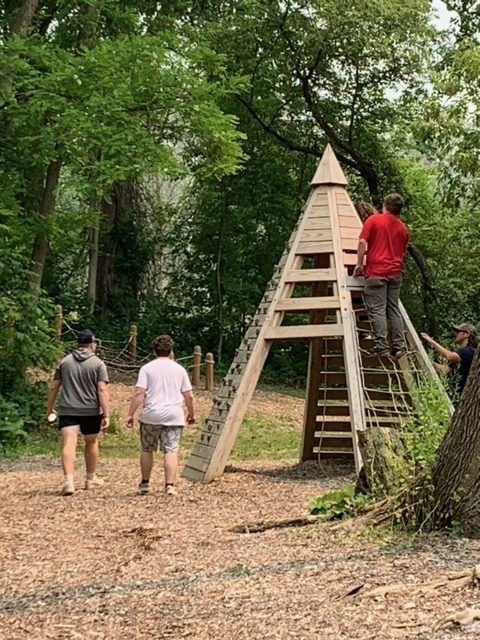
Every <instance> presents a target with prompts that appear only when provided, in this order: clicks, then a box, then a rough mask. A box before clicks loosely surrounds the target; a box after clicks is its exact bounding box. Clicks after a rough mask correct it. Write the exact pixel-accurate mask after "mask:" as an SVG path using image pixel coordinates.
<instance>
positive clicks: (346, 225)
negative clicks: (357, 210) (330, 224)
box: [338, 213, 362, 238]
mask: <svg viewBox="0 0 480 640" xmlns="http://www.w3.org/2000/svg"><path fill="white" fill-rule="evenodd" d="M338 224H339V226H340V231H341V232H342V235H343V232H344V230H345V229H355V230H356V232H357V238H358V236H359V235H360V231H361V230H362V223H361V222H360V220H359V219H358V216H357V215H342V214H341V213H339V216H338Z"/></svg>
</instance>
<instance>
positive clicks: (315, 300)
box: [275, 296, 340, 312]
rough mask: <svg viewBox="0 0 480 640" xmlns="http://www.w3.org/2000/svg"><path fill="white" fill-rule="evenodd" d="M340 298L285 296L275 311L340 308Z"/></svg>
mask: <svg viewBox="0 0 480 640" xmlns="http://www.w3.org/2000/svg"><path fill="white" fill-rule="evenodd" d="M339 308H340V300H339V299H338V297H336V296H319V297H313V296H312V297H310V298H284V299H283V300H279V301H278V302H277V304H276V305H275V311H294V312H298V311H314V310H316V309H339Z"/></svg>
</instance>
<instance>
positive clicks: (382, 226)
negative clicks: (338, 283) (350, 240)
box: [360, 213, 408, 278]
mask: <svg viewBox="0 0 480 640" xmlns="http://www.w3.org/2000/svg"><path fill="white" fill-rule="evenodd" d="M360 239H362V240H366V242H367V263H366V265H365V277H366V278H391V277H393V276H400V275H402V273H403V259H404V256H405V253H406V251H407V245H408V230H407V227H406V226H405V225H404V224H403V222H402V221H401V220H399V219H398V218H397V217H396V216H394V215H393V214H392V213H376V214H374V215H372V216H370V217H369V218H367V219H366V220H365V223H364V225H363V229H362V232H361V233H360Z"/></svg>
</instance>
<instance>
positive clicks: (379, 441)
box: [356, 427, 409, 498]
mask: <svg viewBox="0 0 480 640" xmlns="http://www.w3.org/2000/svg"><path fill="white" fill-rule="evenodd" d="M358 444H359V448H360V454H361V456H362V460H363V470H362V473H361V475H360V477H359V480H358V482H357V487H356V490H357V492H362V493H366V492H367V491H368V493H370V494H371V495H373V496H375V497H378V498H380V497H382V498H383V497H386V496H388V495H393V494H394V493H396V492H397V491H398V489H399V488H400V487H401V486H402V485H403V484H404V483H405V482H406V481H407V478H408V476H409V465H408V463H407V460H406V454H405V447H404V445H403V443H402V439H401V434H400V432H399V431H397V430H396V429H392V428H388V427H372V428H371V429H366V430H365V431H359V432H358Z"/></svg>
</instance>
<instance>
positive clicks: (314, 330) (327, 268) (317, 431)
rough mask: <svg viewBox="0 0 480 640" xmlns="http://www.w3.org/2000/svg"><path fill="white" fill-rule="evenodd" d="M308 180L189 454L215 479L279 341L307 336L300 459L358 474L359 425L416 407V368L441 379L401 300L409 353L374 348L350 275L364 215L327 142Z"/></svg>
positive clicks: (193, 468) (189, 472)
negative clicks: (351, 468)
mask: <svg viewBox="0 0 480 640" xmlns="http://www.w3.org/2000/svg"><path fill="white" fill-rule="evenodd" d="M311 184H312V190H311V193H310V196H309V199H308V201H307V203H306V205H305V208H304V210H303V212H302V214H301V215H300V218H299V220H298V222H297V225H296V227H295V229H294V231H293V233H292V235H291V237H290V240H289V242H288V244H287V246H286V248H285V251H284V253H283V255H282V257H281V260H280V262H279V263H278V265H277V267H276V268H275V272H274V275H273V278H272V280H271V281H270V283H269V284H268V286H267V290H266V291H265V295H264V296H263V299H262V301H261V302H260V305H259V307H258V309H257V312H256V314H255V316H254V318H253V321H252V323H251V325H250V327H249V328H248V329H247V331H246V334H245V337H244V339H243V341H242V343H241V345H240V348H239V349H238V351H237V353H236V355H235V359H234V361H233V363H232V365H231V367H230V370H229V372H228V374H227V376H226V377H225V379H224V380H223V382H222V384H221V386H220V389H219V391H218V393H217V395H216V397H215V398H214V401H213V407H212V410H211V413H210V415H209V417H208V419H207V420H206V422H205V424H204V426H203V428H202V430H201V432H200V434H199V437H198V440H197V442H196V444H195V445H194V448H193V450H192V453H191V455H190V457H189V459H188V461H187V463H186V466H185V469H184V471H183V476H184V477H186V478H189V479H191V480H196V481H203V482H209V481H211V480H212V479H214V478H215V477H217V476H219V475H221V474H222V473H223V470H224V468H225V466H226V464H227V461H228V457H229V455H230V452H231V450H232V447H233V445H234V443H235V439H236V437H237V434H238V431H239V429H240V426H241V423H242V420H243V417H244V415H245V412H246V410H247V407H248V403H249V401H250V399H251V397H252V395H253V392H254V390H255V387H256V385H257V382H258V379H259V377H260V374H261V372H262V368H263V365H264V363H265V360H266V358H267V355H268V353H269V350H270V347H271V345H272V343H273V342H276V341H291V340H304V341H308V342H309V364H308V378H307V391H306V399H305V412H304V424H303V436H302V443H301V452H300V459H301V460H308V459H319V460H321V459H322V458H332V457H334V458H335V457H339V456H347V457H353V459H354V461H355V467H356V470H357V473H358V472H359V471H360V468H361V466H362V461H361V455H360V450H359V445H358V433H359V432H360V431H364V430H365V429H368V428H370V427H374V426H387V427H388V426H390V427H392V426H393V427H394V426H395V425H397V424H398V422H399V421H401V420H402V419H404V418H405V416H407V415H409V414H410V413H411V403H412V400H411V396H410V393H409V389H411V386H412V385H413V384H416V378H417V373H418V372H424V373H426V374H427V375H428V376H429V377H432V378H433V379H435V380H437V381H438V378H437V375H436V373H435V370H434V369H433V366H432V365H431V363H430V360H429V359H428V356H427V354H426V353H425V350H424V349H423V346H422V344H421V342H420V340H419V339H418V337H417V335H416V333H415V330H414V328H413V326H412V324H411V322H410V320H409V319H408V317H407V315H406V313H405V311H404V309H403V307H402V314H403V319H404V324H405V333H406V339H407V344H408V353H407V355H406V356H404V357H403V358H401V359H400V361H398V362H397V361H394V360H393V359H391V358H374V357H371V356H369V355H368V353H367V349H368V348H369V347H370V346H372V340H371V337H370V331H371V326H370V323H369V321H368V316H367V314H366V310H365V305H364V301H363V294H362V290H363V279H362V278H353V277H352V272H353V268H354V266H355V264H356V250H357V244H358V236H359V233H360V230H361V227H362V223H361V221H360V219H359V217H358V215H357V212H356V210H355V207H354V206H353V204H352V202H351V200H350V198H349V196H348V193H347V191H346V188H345V187H346V185H347V180H346V178H345V175H344V174H343V171H342V169H341V167H340V165H339V164H338V161H337V159H336V157H335V154H334V153H333V150H332V148H331V147H330V145H329V146H327V148H326V150H325V153H324V155H323V158H322V160H321V161H320V164H319V165H318V168H317V171H316V173H315V176H314V177H313V180H312V183H311ZM292 314H295V315H294V316H293V317H294V318H296V319H298V318H301V314H306V318H307V320H308V322H307V323H303V324H291V322H289V320H291V318H292ZM439 384H440V383H439Z"/></svg>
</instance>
